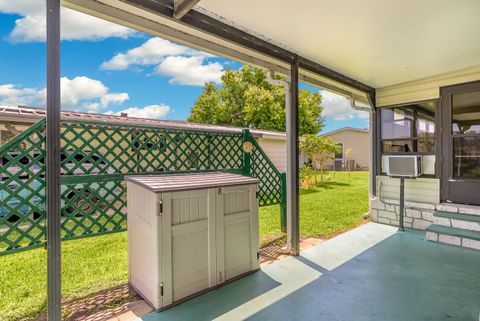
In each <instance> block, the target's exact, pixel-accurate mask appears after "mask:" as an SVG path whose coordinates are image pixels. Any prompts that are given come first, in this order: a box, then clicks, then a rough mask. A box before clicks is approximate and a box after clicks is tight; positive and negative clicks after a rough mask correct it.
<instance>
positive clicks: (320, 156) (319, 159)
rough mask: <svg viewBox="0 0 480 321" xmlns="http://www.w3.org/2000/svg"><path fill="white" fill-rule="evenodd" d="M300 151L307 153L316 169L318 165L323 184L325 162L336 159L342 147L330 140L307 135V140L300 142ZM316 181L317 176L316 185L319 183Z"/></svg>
mask: <svg viewBox="0 0 480 321" xmlns="http://www.w3.org/2000/svg"><path fill="white" fill-rule="evenodd" d="M300 149H301V150H303V151H304V152H305V153H307V155H308V157H309V158H310V159H311V160H312V163H313V164H312V165H313V166H314V167H316V164H317V163H318V165H319V167H320V182H323V167H324V166H325V161H327V160H329V159H334V158H335V154H337V153H339V152H340V150H341V147H340V146H339V145H338V144H337V143H335V142H334V141H332V140H331V139H329V138H326V137H319V136H317V135H307V136H306V137H305V140H304V141H302V142H300ZM316 180H317V177H316V176H315V183H316V182H317V181H316Z"/></svg>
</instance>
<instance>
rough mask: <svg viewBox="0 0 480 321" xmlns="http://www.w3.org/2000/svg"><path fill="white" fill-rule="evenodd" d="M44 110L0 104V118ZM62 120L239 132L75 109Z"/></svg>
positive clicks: (29, 116)
mask: <svg viewBox="0 0 480 321" xmlns="http://www.w3.org/2000/svg"><path fill="white" fill-rule="evenodd" d="M45 116H46V110H45V109H44V108H33V107H27V106H0V119H4V120H13V121H18V122H34V121H37V120H38V119H41V118H45ZM62 120H73V121H85V122H98V123H105V124H119V125H134V126H150V127H161V128H176V129H190V130H191V129H194V130H195V129H196V130H205V131H218V132H230V133H241V132H242V129H243V128H241V127H234V126H222V125H209V124H198V123H192V122H188V121H184V120H161V119H151V118H138V117H128V116H118V115H108V114H94V113H85V112H75V111H62ZM250 133H252V135H254V136H255V137H269V138H272V137H278V138H285V136H286V135H285V133H284V132H278V131H271V130H263V129H256V128H250Z"/></svg>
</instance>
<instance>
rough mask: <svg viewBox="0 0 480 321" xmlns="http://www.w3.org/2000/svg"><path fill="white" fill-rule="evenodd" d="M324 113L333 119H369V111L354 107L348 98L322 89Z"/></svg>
mask: <svg viewBox="0 0 480 321" xmlns="http://www.w3.org/2000/svg"><path fill="white" fill-rule="evenodd" d="M320 93H321V94H322V106H323V113H322V115H323V116H325V117H328V118H333V120H347V119H354V118H357V119H364V120H368V117H369V115H368V112H366V111H358V110H354V109H352V107H351V106H350V102H349V101H348V99H347V98H345V97H343V96H340V95H337V94H334V93H331V92H328V91H325V90H322V91H321V92H320Z"/></svg>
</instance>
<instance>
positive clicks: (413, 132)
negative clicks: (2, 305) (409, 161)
mask: <svg viewBox="0 0 480 321" xmlns="http://www.w3.org/2000/svg"><path fill="white" fill-rule="evenodd" d="M426 102H436V103H437V105H436V106H435V111H434V115H433V117H434V128H435V132H434V134H433V136H432V137H428V138H427V137H421V136H418V132H417V121H418V119H419V118H418V114H419V113H418V110H416V109H415V107H414V106H413V105H416V104H421V103H426ZM410 106H411V107H410ZM402 107H410V109H412V117H413V118H412V124H411V128H410V136H409V137H402V138H382V127H383V124H384V123H383V122H382V110H384V109H394V108H402ZM437 110H438V100H427V101H422V102H414V103H408V104H402V105H393V106H385V107H381V108H379V113H378V118H379V135H378V140H379V145H380V149H379V154H380V157H381V156H382V155H435V154H436V146H437V141H438V138H437V131H438V128H437V127H438V124H437V113H438V111H437ZM404 121H406V120H404ZM422 139H425V140H433V141H434V144H435V145H434V148H433V151H430V152H418V151H412V152H391V151H389V152H385V151H383V142H384V141H408V142H409V143H411V146H412V149H413V150H416V149H417V145H418V141H419V140H422ZM380 159H381V158H380Z"/></svg>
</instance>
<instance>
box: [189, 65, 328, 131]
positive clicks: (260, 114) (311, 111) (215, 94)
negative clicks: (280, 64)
mask: <svg viewBox="0 0 480 321" xmlns="http://www.w3.org/2000/svg"><path fill="white" fill-rule="evenodd" d="M276 78H277V79H281V80H285V77H280V76H277V77H276ZM298 100H299V115H298V117H299V122H298V125H299V132H300V135H307V134H317V133H318V132H319V131H320V130H321V129H322V128H323V122H324V119H323V117H322V110H323V108H322V106H321V102H322V96H321V95H320V93H319V92H318V91H317V92H311V91H310V90H308V89H301V90H299V98H298ZM188 120H189V121H192V122H197V123H203V124H217V125H233V126H239V127H249V126H253V127H255V128H258V129H266V130H278V131H285V89H284V88H283V87H280V86H274V85H272V84H270V83H269V82H268V81H267V76H266V72H265V71H264V70H262V69H259V68H252V67H249V66H243V67H242V68H241V69H240V70H232V69H227V71H226V72H225V74H224V75H223V76H222V85H221V86H218V87H217V86H215V84H213V83H206V84H205V86H204V88H203V92H202V94H201V95H200V96H199V97H198V99H197V100H196V101H195V104H194V106H193V108H192V110H191V113H190V117H189V118H188Z"/></svg>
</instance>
